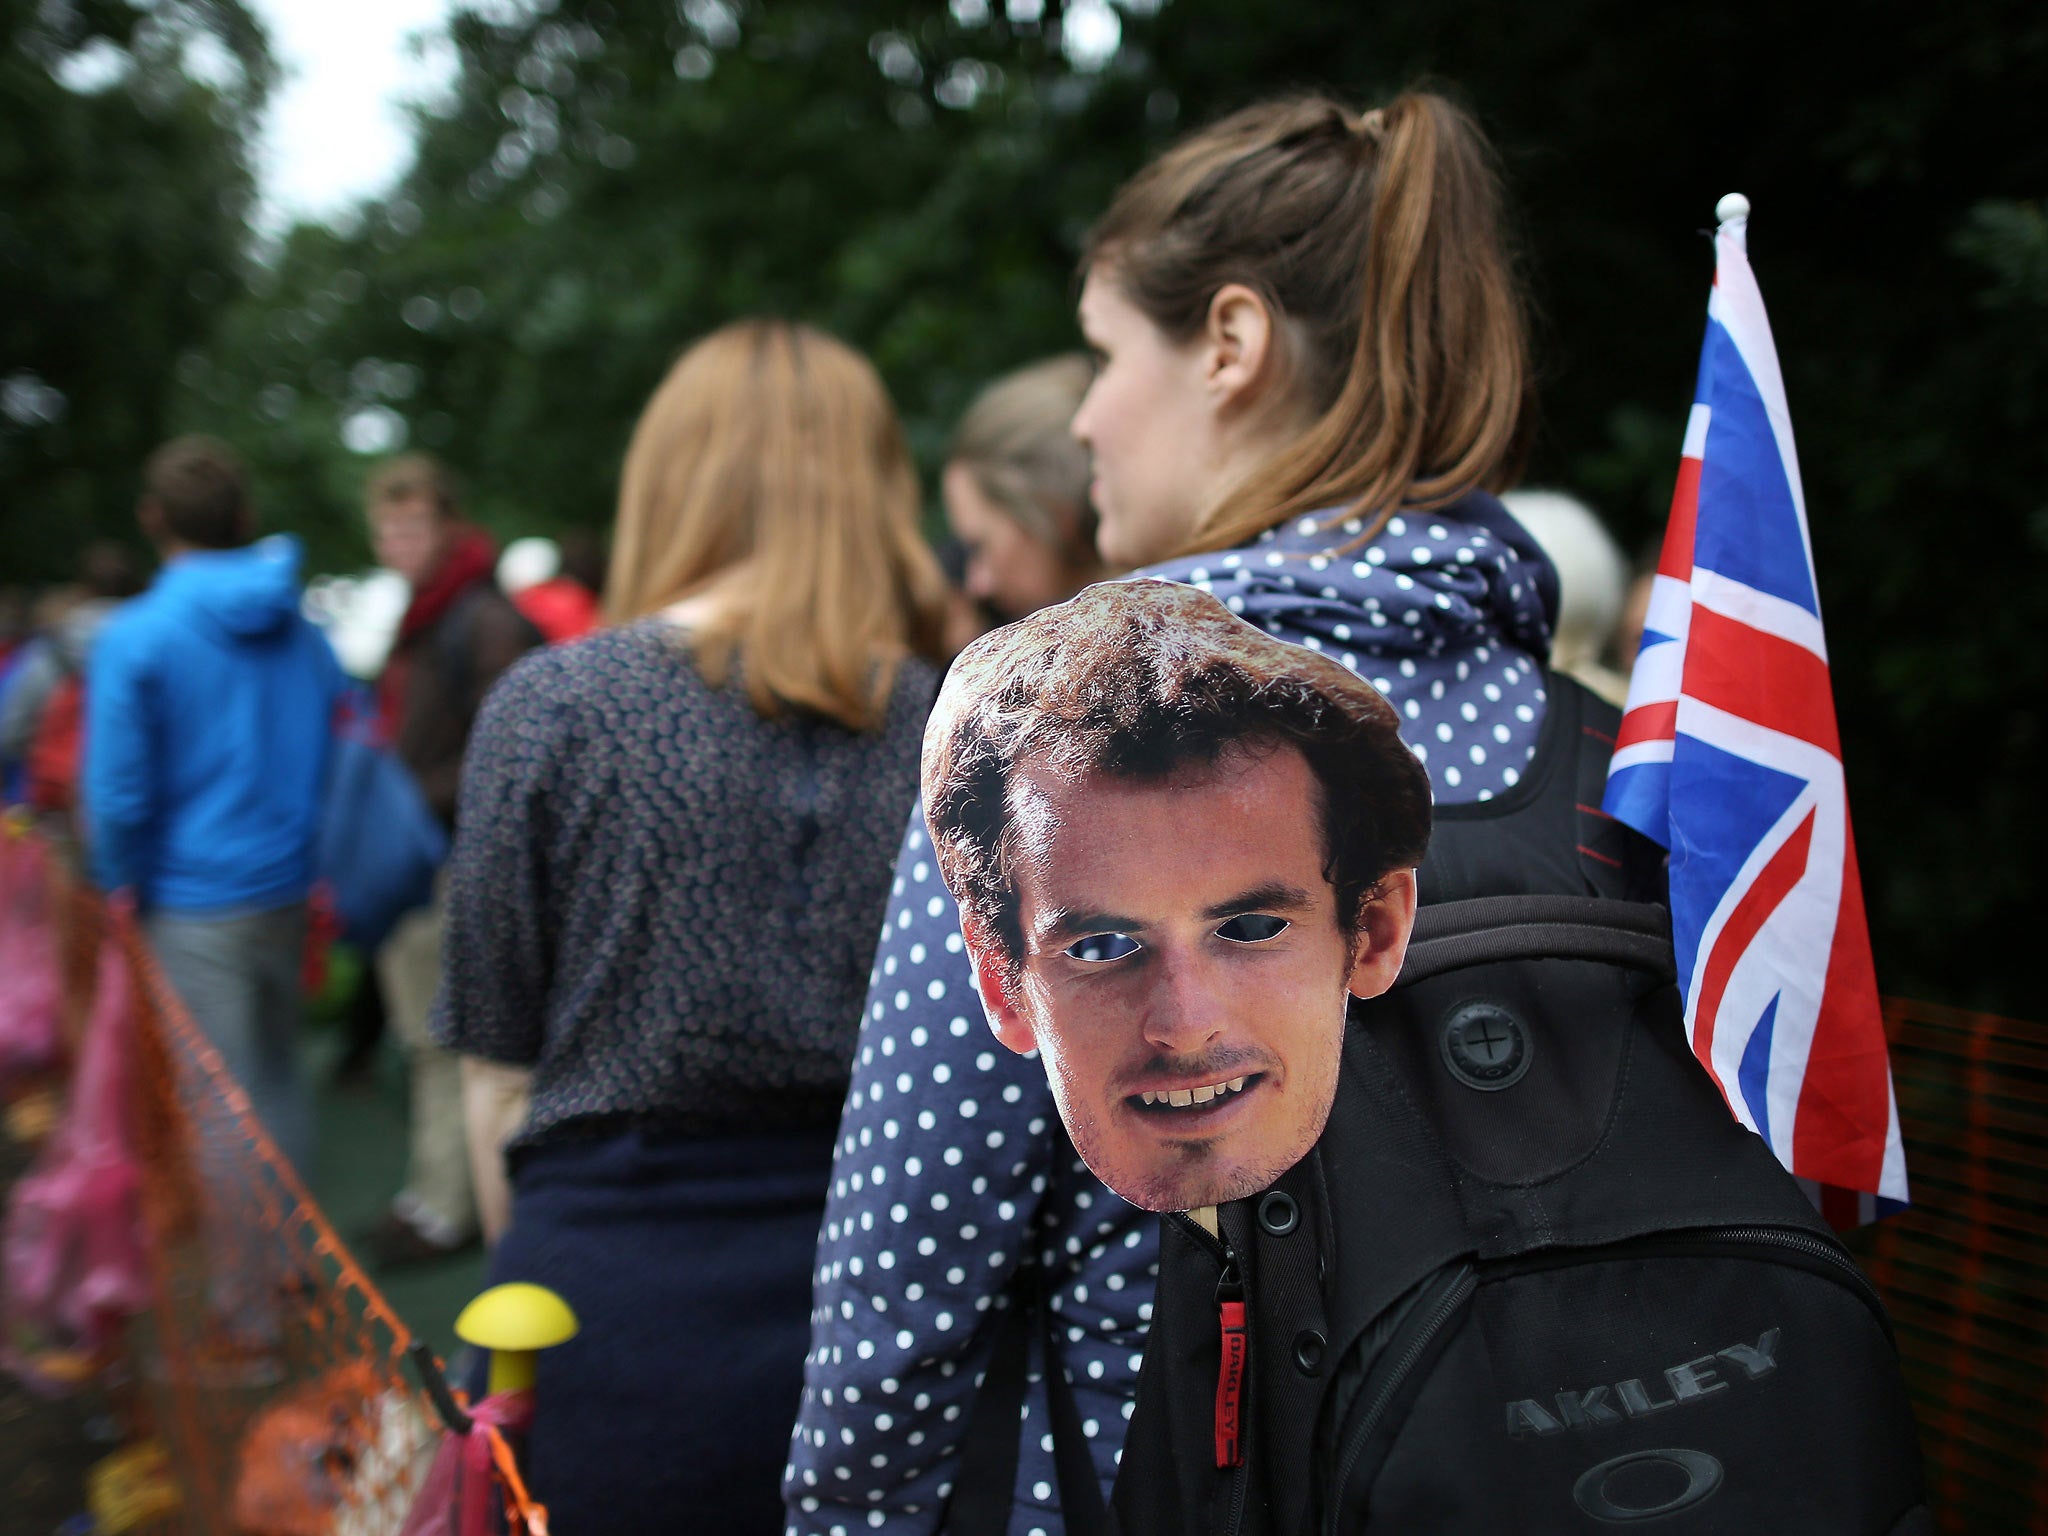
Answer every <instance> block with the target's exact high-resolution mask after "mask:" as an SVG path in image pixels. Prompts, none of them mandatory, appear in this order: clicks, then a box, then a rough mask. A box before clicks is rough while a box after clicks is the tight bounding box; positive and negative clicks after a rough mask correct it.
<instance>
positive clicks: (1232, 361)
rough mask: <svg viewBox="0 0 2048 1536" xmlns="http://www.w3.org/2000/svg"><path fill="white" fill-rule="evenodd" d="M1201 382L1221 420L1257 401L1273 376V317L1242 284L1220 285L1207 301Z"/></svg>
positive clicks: (1275, 341) (1277, 362) (1276, 367)
mask: <svg viewBox="0 0 2048 1536" xmlns="http://www.w3.org/2000/svg"><path fill="white" fill-rule="evenodd" d="M1202 341H1203V345H1204V348H1205V351H1206V356H1205V358H1204V365H1205V366H1204V372H1203V382H1204V383H1205V384H1206V385H1207V387H1208V389H1209V392H1210V395H1211V397H1212V398H1213V399H1214V400H1215V402H1216V404H1217V406H1218V409H1219V411H1220V412H1222V413H1224V414H1231V413H1237V412H1242V411H1244V410H1246V409H1247V408H1248V407H1250V406H1251V405H1252V404H1253V403H1254V402H1256V401H1258V400H1260V399H1261V398H1262V397H1263V396H1265V395H1266V393H1267V391H1268V390H1269V389H1270V387H1271V385H1272V383H1273V380H1274V379H1275V377H1276V376H1277V374H1278V371H1279V366H1280V357H1279V355H1278V352H1277V350H1276V349H1277V345H1278V337H1277V335H1276V334H1275V327H1274V319H1273V311H1272V310H1271V309H1270V308H1268V307H1267V304H1266V301H1265V300H1264V299H1262V298H1260V297H1259V295H1258V294H1257V293H1256V292H1254V291H1253V290H1252V289H1250V288H1248V287H1247V286H1245V285H1244V284H1243V283H1225V284H1224V285H1223V286H1222V287H1221V288H1218V289H1217V290H1216V294H1215V296H1214V297H1213V298H1211V299H1210V300H1209V317H1208V319H1207V321H1206V322H1205V323H1204V325H1203V328H1202Z"/></svg>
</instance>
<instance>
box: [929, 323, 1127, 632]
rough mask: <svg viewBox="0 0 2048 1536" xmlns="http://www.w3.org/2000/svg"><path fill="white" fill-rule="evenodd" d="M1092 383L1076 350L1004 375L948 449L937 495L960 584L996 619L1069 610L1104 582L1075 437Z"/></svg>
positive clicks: (971, 409) (1083, 457) (977, 402)
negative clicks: (1068, 603) (1059, 607)
mask: <svg viewBox="0 0 2048 1536" xmlns="http://www.w3.org/2000/svg"><path fill="white" fill-rule="evenodd" d="M1094 377H1095V370H1094V369H1093V368H1092V367H1091V366H1090V365H1089V362H1088V359H1087V358H1085V357H1083V356H1082V355H1081V354H1080V353H1078V352H1069V353H1066V354H1064V355H1062V356H1059V357H1048V358H1044V359H1041V360H1040V361H1038V362H1035V363H1030V364H1027V365H1026V366H1024V367H1022V368H1019V369H1017V370H1016V371H1015V372H1014V373H1006V374H1004V375H1003V376H1002V377H1001V378H999V379H997V380H996V381H995V382H994V383H992V384H990V385H988V386H987V387H986V388H984V389H983V390H982V391H981V393H980V394H978V395H976V396H975V397H974V403H973V404H972V405H970V406H968V408H967V414H966V415H964V416H962V417H961V418H960V425H959V427H958V429H957V430H956V431H955V432H954V434H953V441H952V444H951V445H950V447H949V448H948V449H947V453H946V469H945V473H944V475H943V476H941V478H940V481H939V488H940V490H941V492H943V494H944V496H945V502H946V522H947V524H948V525H949V526H950V527H951V528H952V531H953V537H954V538H955V539H957V540H958V541H959V544H960V548H961V551H962V553H963V554H964V555H965V556H966V571H965V573H964V576H963V579H962V582H961V585H962V587H963V588H964V589H965V590H966V593H967V595H968V596H969V597H971V598H973V599H974V601H975V602H977V603H979V604H981V605H982V606H983V607H984V608H986V609H987V610H988V611H989V612H990V613H992V614H994V615H995V617H996V618H998V619H1001V620H1004V621H1008V620H1010V619H1021V618H1023V617H1024V615H1025V614H1027V613H1033V612H1035V611H1037V610H1038V609H1040V608H1043V607H1045V606H1046V605H1047V604H1049V603H1058V602H1064V601H1065V600H1066V599H1067V598H1070V597H1072V596H1073V595H1074V594H1075V593H1076V592H1078V591H1080V590H1081V588H1083V587H1085V586H1086V585H1088V583H1089V582H1091V581H1099V580H1101V579H1102V577H1103V576H1104V575H1105V574H1107V572H1106V570H1105V568H1104V566H1103V564H1102V558H1101V557H1100V556H1099V555H1097V554H1096V552H1095V509H1094V507H1093V506H1092V505H1091V504H1090V502H1089V499H1088V479H1089V467H1088V450H1087V449H1086V448H1085V447H1083V446H1082V445H1081V443H1079V442H1078V441H1076V439H1075V437H1074V434H1073V431H1072V427H1073V422H1074V412H1075V411H1076V410H1077V409H1078V408H1079V407H1080V404H1081V397H1082V396H1083V395H1085V394H1087V393H1088V384H1089V381H1090V380H1091V379H1093V378H1094Z"/></svg>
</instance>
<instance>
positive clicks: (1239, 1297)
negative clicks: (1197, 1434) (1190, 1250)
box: [1216, 1259, 1250, 1469]
mask: <svg viewBox="0 0 2048 1536" xmlns="http://www.w3.org/2000/svg"><path fill="white" fill-rule="evenodd" d="M1216 1316H1217V1324H1218V1326H1219V1328H1220V1329H1221V1331H1222V1340H1223V1363H1222V1366H1221V1368H1220V1369H1219V1370H1218V1372H1217V1374H1216V1465H1217V1467H1218V1468H1219V1469H1221V1468H1225V1467H1241V1466H1243V1465H1244V1437H1243V1435H1242V1433H1241V1432H1240V1431H1241V1420H1242V1418H1243V1413H1244V1367H1245V1355H1246V1351H1247V1350H1248V1349H1249V1347H1250V1340H1249V1338H1248V1336H1247V1335H1246V1332H1245V1324H1244V1286H1243V1285H1241V1284H1240V1283H1239V1281H1238V1278H1237V1262H1236V1260H1235V1259H1228V1260H1226V1261H1225V1263H1224V1267H1223V1278H1222V1279H1221V1280H1219V1281H1218V1282H1217V1283H1216Z"/></svg>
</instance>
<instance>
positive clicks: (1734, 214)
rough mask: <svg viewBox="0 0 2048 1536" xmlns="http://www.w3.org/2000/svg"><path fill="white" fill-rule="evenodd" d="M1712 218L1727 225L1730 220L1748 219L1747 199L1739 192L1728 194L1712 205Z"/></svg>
mask: <svg viewBox="0 0 2048 1536" xmlns="http://www.w3.org/2000/svg"><path fill="white" fill-rule="evenodd" d="M1714 217H1715V218H1716V219H1718V220H1720V221H1721V222H1722V223H1723V224H1726V223H1728V222H1729V221H1730V220H1731V219H1746V218H1748V217H1749V199H1748V198H1746V197H1744V196H1743V195H1742V194H1741V193H1740V192H1730V193H1729V194H1728V195H1727V196H1726V197H1724V198H1722V199H1721V201H1719V202H1718V203H1716V204H1714Z"/></svg>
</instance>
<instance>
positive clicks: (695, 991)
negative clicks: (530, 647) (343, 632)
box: [434, 620, 937, 1146]
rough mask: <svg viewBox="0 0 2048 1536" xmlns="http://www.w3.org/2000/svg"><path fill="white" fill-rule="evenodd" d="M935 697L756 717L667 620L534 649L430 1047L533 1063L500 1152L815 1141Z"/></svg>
mask: <svg viewBox="0 0 2048 1536" xmlns="http://www.w3.org/2000/svg"><path fill="white" fill-rule="evenodd" d="M936 688H937V678H936V675H935V674H934V672H933V671H932V669H931V668H930V667H928V666H926V665H924V664H923V663H921V662H909V663H906V664H905V665H904V666H903V667H902V668H901V670H900V672H899V675H898V680H897V684H896V687H895V691H894V696H893V697H892V698H891V700H890V703H889V708H888V714H887V718H886V720H885V722H884V723H883V725H882V726H881V728H880V729H878V730H876V731H873V732H863V733H856V732H852V731H848V730H846V729H844V728H842V727H840V726H838V725H836V724H834V723H832V722H830V721H825V720H821V719H818V718H816V717H812V716H799V715H795V714H788V715H783V716H781V717H779V718H776V719H772V720H764V719H763V718H761V717H760V716H759V715H758V714H756V713H755V712H754V709H753V707H752V705H751V704H750V703H749V702H748V700H747V697H746V694H745V691H744V689H742V688H741V687H739V686H738V684H737V682H736V681H735V682H732V683H729V684H728V685H727V686H726V687H724V688H712V687H710V686H709V685H708V684H707V683H706V682H705V681H704V679H703V677H702V675H701V674H700V673H699V672H698V671H697V669H696V667H695V666H694V665H693V664H692V663H691V661H690V658H689V654H688V651H687V649H686V648H685V647H684V645H683V642H682V641H681V639H680V636H679V634H678V632H677V631H676V630H675V629H674V628H673V627H672V626H670V625H668V624H666V623H664V622H662V621H660V620H648V621H643V622H641V623H637V624H630V625H626V626H624V627H622V628H619V629H616V630H610V631H606V632H604V633H601V634H598V635H594V636H592V637H590V638H588V639H586V640H582V641H579V642H577V643H576V644H574V645H570V646H560V647H554V648H551V649H549V650H545V651H539V652H535V653H534V654H532V655H531V656H529V657H527V658H526V659H524V660H522V661H521V662H520V663H519V664H518V665H517V666H515V667H514V668H513V669H512V670H511V671H509V672H508V673H507V674H506V675H505V677H504V678H503V679H501V680H500V682H499V683H498V685H497V686H496V687H495V688H494V689H493V690H492V692H491V695H490V697H489V699H488V700H487V701H486V702H485V704H484V707H483V709H482V711H481V712H480V713H479V714H478V716H477V723H476V729H475V731H474V733H473V734H472V736H471V738H470V744H469V750H468V755H467V760H466V762H465V765H464V773H463V784H462V821H461V830H460V832H459V833H458V835H457V837H456V843H455V850H454V854H453V856H452V859H451V862H450V869H449V891H448V899H447V912H448V933H447V939H446V948H445V955H446V966H447V972H446V984H445V985H444V986H443V987H442V989H441V995H440V998H439V1000H438V1002H437V1006H436V1014H435V1019H434V1030H435V1034H436V1036H437V1037H438V1038H439V1039H440V1040H441V1041H442V1042H443V1043H444V1044H446V1045H448V1046H451V1047H453V1048H454V1049H456V1050H460V1051H465V1052H468V1053H469V1054H472V1055H476V1056H484V1057H489V1058H491V1059H493V1060H498V1061H505V1062H512V1063H516V1064H521V1065H531V1066H532V1067H533V1069H534V1076H533V1099H532V1108H531V1110H530V1112H529V1114H528V1116H527V1119H526V1122H525V1124H524V1125H523V1126H522V1127H521V1128H520V1130H519V1132H518V1135H517V1136H516V1137H515V1139H514V1145H515V1146H519V1145H528V1144H533V1143H536V1142H541V1141H546V1140H549V1139H553V1138H557V1137H561V1136H565V1135H571V1134H580V1133H582V1132H585V1131H589V1130H593V1129H598V1128H601V1127H604V1126H607V1125H615V1124H617V1123H618V1122H619V1121H620V1120H621V1119H622V1118H623V1119H630V1120H633V1121H636V1122H641V1123H649V1122H651V1123H654V1124H656V1125H658V1126H659V1127H661V1128H663V1129H665V1130H667V1131H671V1132H681V1133H684V1134H717V1133H722V1132H733V1131H739V1132H754V1131H762V1130H780V1129H796V1128H800V1127H815V1126H829V1125H831V1124H832V1123H833V1120H834V1118H835V1117H836V1116H837V1114H838V1113H839V1109H840V1104H841V1101H842V1099H843V1096H844V1094H845V1091H846V1084H847V1068H848V1065H849V1063H850V1061H851V1058H852V1056H853V1052H854V1038H855V1031H856V1027H857V1020H858V1018H859V1010H860V1007H861V993H862V986H863V979H864V978H865V976H866V975H867V971H868V963H869V960H870V958H871V956H872V954H873V948H872V946H873V943H874V932H875V926H876V924H877V923H878V922H880V921H881V919H882V915H883V910H884V907H883V903H884V901H885V899H886V896H887V888H888V882H889V872H888V871H889V854H890V849H891V847H892V846H893V844H894V829H895V828H896V827H897V826H898V824H899V822H898V818H899V817H900V816H901V814H902V806H903V803H904V801H905V800H907V799H909V798H911V797H913V796H914V795H915V794H916V790H917V756H918V750H919V746H920V743H921V741H922V738H923V732H924V718H925V715H926V713H927V712H928V711H929V709H930V707H931V700H932V696H933V694H934V692H935V691H936Z"/></svg>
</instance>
